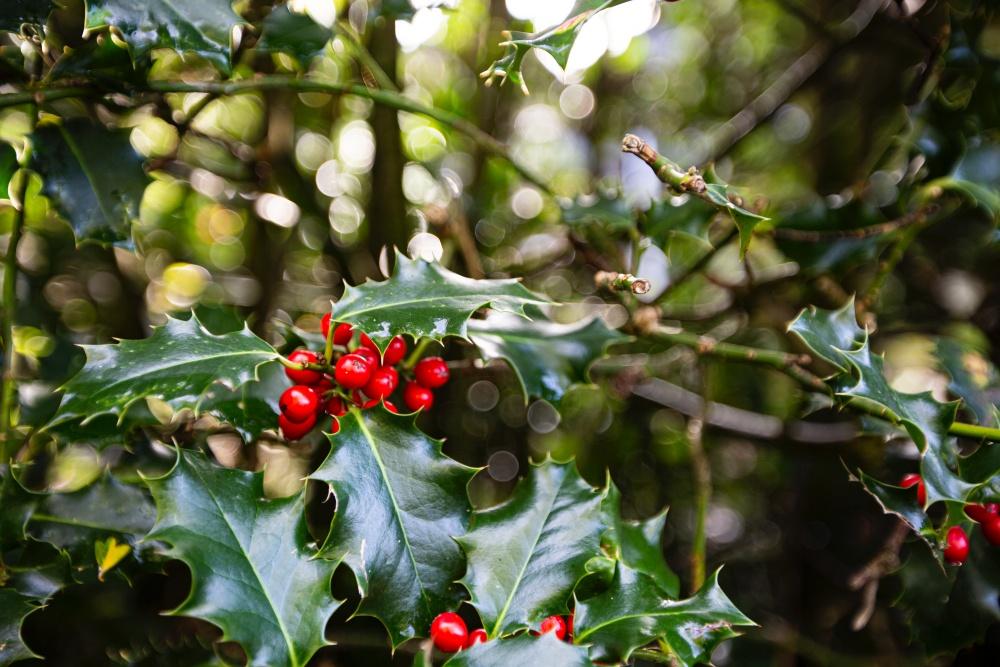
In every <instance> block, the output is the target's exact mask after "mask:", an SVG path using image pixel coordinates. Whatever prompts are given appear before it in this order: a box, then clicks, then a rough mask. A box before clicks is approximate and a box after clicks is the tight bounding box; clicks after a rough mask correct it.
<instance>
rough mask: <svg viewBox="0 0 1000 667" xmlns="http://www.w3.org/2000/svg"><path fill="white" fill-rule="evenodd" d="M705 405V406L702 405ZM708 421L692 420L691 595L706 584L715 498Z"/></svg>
mask: <svg viewBox="0 0 1000 667" xmlns="http://www.w3.org/2000/svg"><path fill="white" fill-rule="evenodd" d="M702 405H703V406H704V405H705V403H702ZM704 430H705V422H704V421H703V420H702V419H701V418H699V417H695V418H692V419H690V420H688V425H687V440H688V445H689V447H690V451H691V473H692V478H693V481H694V500H695V521H694V536H693V537H692V540H691V594H692V595H693V594H694V593H695V592H697V591H698V589H699V588H701V586H702V584H704V583H705V545H706V542H707V538H706V533H705V522H706V519H707V518H708V503H709V501H710V500H711V498H712V468H711V465H710V464H709V462H708V457H707V456H705V448H704V446H703V443H702V434H703V433H704Z"/></svg>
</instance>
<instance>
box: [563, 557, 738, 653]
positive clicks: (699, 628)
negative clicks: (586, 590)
mask: <svg viewBox="0 0 1000 667" xmlns="http://www.w3.org/2000/svg"><path fill="white" fill-rule="evenodd" d="M718 575H719V573H718V571H716V572H714V573H713V574H712V576H710V577H709V578H708V581H706V582H705V585H704V586H702V588H701V590H700V591H698V592H697V593H696V594H695V595H694V597H691V598H688V599H686V600H669V599H667V598H666V597H665V596H664V595H663V592H662V591H661V590H660V588H659V587H658V586H657V585H656V582H654V581H653V580H652V578H650V577H648V576H646V575H644V574H642V573H641V572H637V571H635V570H633V569H631V568H630V567H628V566H627V565H624V564H623V563H619V564H618V569H617V571H616V572H615V576H614V578H613V579H612V582H611V587H610V588H609V589H608V590H607V592H605V593H603V594H601V595H598V596H596V597H593V598H590V599H589V600H582V601H578V602H577V604H576V615H575V616H574V620H573V628H574V633H575V634H574V639H573V641H574V642H575V643H576V644H580V645H586V646H590V647H591V648H590V657H591V658H592V659H594V660H597V661H607V662H617V661H621V660H628V658H629V656H630V655H631V654H632V652H633V651H634V650H635V649H637V648H639V647H641V646H644V645H646V644H648V643H649V642H651V641H653V640H655V639H660V640H662V641H664V642H665V643H666V644H667V645H668V646H669V647H670V650H671V652H672V654H673V655H674V656H675V657H676V658H677V659H678V660H679V661H680V663H681V664H682V665H685V666H686V667H687V666H691V665H694V664H696V663H699V662H707V661H708V659H709V657H710V656H711V653H712V650H713V649H715V647H716V646H718V645H719V643H721V642H722V641H724V640H726V639H730V638H732V637H735V636H737V633H736V631H734V630H733V626H741V625H753V624H754V623H753V621H751V620H750V619H749V618H747V617H746V616H744V615H743V613H742V612H740V610H739V609H737V608H736V607H735V606H734V605H733V603H732V602H730V600H729V598H728V597H726V594H725V593H723V592H722V589H721V588H720V587H719V583H718Z"/></svg>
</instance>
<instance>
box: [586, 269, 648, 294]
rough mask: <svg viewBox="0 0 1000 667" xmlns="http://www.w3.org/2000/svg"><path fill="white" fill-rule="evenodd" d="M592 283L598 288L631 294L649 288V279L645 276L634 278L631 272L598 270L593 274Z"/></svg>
mask: <svg viewBox="0 0 1000 667" xmlns="http://www.w3.org/2000/svg"><path fill="white" fill-rule="evenodd" d="M594 284H595V285H597V287H598V288H604V289H609V290H614V291H616V292H632V294H645V293H646V292H648V291H649V288H650V284H649V281H648V280H646V279H645V278H636V277H635V276H633V275H632V274H631V273H616V272H614V271H598V272H597V273H595V274H594Z"/></svg>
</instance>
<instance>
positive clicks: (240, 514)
mask: <svg viewBox="0 0 1000 667" xmlns="http://www.w3.org/2000/svg"><path fill="white" fill-rule="evenodd" d="M147 484H148V485H149V489H150V491H151V492H152V494H153V499H154V500H155V501H156V509H157V517H156V524H155V525H154V526H153V529H152V531H150V533H149V535H148V536H147V538H146V539H149V540H161V541H163V542H166V543H168V544H169V545H170V549H169V550H168V551H167V552H166V554H167V555H168V556H170V557H172V558H178V559H180V560H182V561H184V562H185V563H186V564H187V565H188V567H190V568H191V579H192V584H191V592H190V594H189V595H188V597H187V599H186V600H184V602H183V603H181V605H180V606H179V607H178V608H177V609H175V610H174V613H177V614H186V615H189V616H196V617H198V618H202V619H205V620H207V621H209V622H211V623H213V624H215V625H217V626H219V627H220V628H222V631H223V635H222V640H223V641H236V642H239V643H240V645H241V646H242V647H243V648H244V649H245V650H246V652H247V654H248V655H249V656H250V659H249V662H248V664H250V665H260V666H262V667H263V666H264V665H290V666H292V667H298V666H300V665H305V664H306V663H307V662H308V661H309V658H310V657H312V655H313V653H315V652H316V651H317V650H318V649H319V648H320V647H322V646H324V645H325V644H326V643H327V642H326V639H325V638H324V634H323V633H324V628H325V626H326V621H327V619H328V618H329V617H330V614H332V613H333V611H334V610H335V609H336V608H337V606H338V604H339V603H338V602H337V601H335V600H334V599H333V597H332V595H331V593H330V577H331V575H332V574H333V569H334V566H335V564H334V563H331V562H330V561H327V560H324V559H322V558H317V557H316V556H317V553H316V548H315V544H314V543H313V542H312V539H311V537H310V535H309V532H308V530H307V528H306V524H305V517H304V515H303V512H302V510H303V505H304V502H305V491H304V490H303V491H300V492H299V493H297V494H295V495H293V496H290V497H288V498H282V499H278V500H265V499H264V497H263V496H264V489H263V475H261V474H259V473H257V474H254V473H247V472H243V471H242V470H228V469H225V468H222V467H219V466H218V465H216V464H214V463H212V462H211V461H209V460H208V459H206V458H205V457H204V456H202V455H200V454H196V453H189V452H184V451H183V450H178V452H177V464H176V465H175V467H174V469H173V470H172V471H171V472H170V473H169V474H167V475H166V476H164V477H160V478H156V479H149V480H147ZM207 537H209V538H210V539H206V538H207Z"/></svg>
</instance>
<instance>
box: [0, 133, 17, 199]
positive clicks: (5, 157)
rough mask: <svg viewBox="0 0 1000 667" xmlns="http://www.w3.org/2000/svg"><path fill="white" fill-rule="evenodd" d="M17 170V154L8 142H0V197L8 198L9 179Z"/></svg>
mask: <svg viewBox="0 0 1000 667" xmlns="http://www.w3.org/2000/svg"><path fill="white" fill-rule="evenodd" d="M15 171H17V154H16V153H15V152H14V149H13V148H12V147H11V145H10V144H4V143H0V199H10V179H11V178H13V177H14V172H15Z"/></svg>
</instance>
